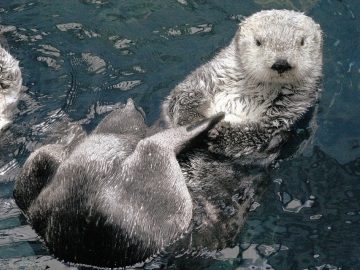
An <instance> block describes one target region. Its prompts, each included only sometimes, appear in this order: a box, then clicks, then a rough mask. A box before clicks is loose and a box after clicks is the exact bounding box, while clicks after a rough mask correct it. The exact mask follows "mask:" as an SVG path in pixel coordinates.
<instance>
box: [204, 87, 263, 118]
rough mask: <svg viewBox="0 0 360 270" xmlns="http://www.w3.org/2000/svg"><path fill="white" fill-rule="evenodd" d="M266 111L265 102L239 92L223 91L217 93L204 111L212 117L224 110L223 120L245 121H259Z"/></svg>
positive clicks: (205, 114)
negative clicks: (228, 92)
mask: <svg viewBox="0 0 360 270" xmlns="http://www.w3.org/2000/svg"><path fill="white" fill-rule="evenodd" d="M265 111H266V105H265V104H264V102H260V101H258V100H257V99H256V98H252V99H249V98H246V97H244V96H242V95H239V94H226V93H224V92H221V93H217V94H215V96H214V98H213V100H212V102H211V105H210V106H209V107H208V108H206V110H204V111H203V112H202V113H203V114H204V116H206V117H210V116H213V115H215V114H217V113H219V112H224V113H225V118H224V120H223V121H225V122H229V123H244V122H256V121H259V120H260V118H261V117H262V115H263V113H264V112H265Z"/></svg>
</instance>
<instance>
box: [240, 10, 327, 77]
mask: <svg viewBox="0 0 360 270" xmlns="http://www.w3.org/2000/svg"><path fill="white" fill-rule="evenodd" d="M236 42H237V43H236V44H237V49H238V54H239V55H238V56H239V60H240V62H241V67H242V69H243V71H244V73H245V74H246V75H247V76H249V77H250V78H251V79H253V80H255V81H257V82H261V83H291V84H293V83H294V82H300V81H302V80H303V79H304V78H306V77H318V76H321V72H322V32H321V29H320V26H319V25H318V24H316V23H315V22H314V21H313V20H312V19H311V18H309V17H308V16H305V15H303V14H302V13H299V12H295V11H287V10H267V11H261V12H258V13H255V14H254V15H252V16H250V17H249V18H247V19H246V20H245V21H244V22H242V23H241V24H240V29H239V31H238V33H237V36H236Z"/></svg>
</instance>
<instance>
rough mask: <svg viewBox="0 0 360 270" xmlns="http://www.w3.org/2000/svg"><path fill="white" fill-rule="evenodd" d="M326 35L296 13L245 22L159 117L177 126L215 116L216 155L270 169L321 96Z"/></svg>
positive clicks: (266, 14) (272, 13)
mask: <svg viewBox="0 0 360 270" xmlns="http://www.w3.org/2000/svg"><path fill="white" fill-rule="evenodd" d="M321 78H322V32H321V29H320V26H319V25H318V24H316V23H315V22H314V21H313V20H312V19H311V18H309V17H307V16H305V15H303V14H302V13H298V12H295V11H287V10H267V11H261V12H258V13H255V14H254V15H252V16H250V17H248V18H247V19H245V20H244V21H243V22H242V23H240V26H239V29H238V31H237V32H236V35H235V37H234V38H233V40H232V41H231V43H230V45H228V46H227V47H225V48H224V49H223V50H222V51H221V52H220V53H219V54H218V55H216V56H215V57H214V59H213V60H211V61H209V62H208V63H206V64H204V65H203V66H201V67H199V68H198V69H197V70H195V71H194V72H193V73H191V74H190V75H189V76H188V77H187V78H185V80H184V81H183V82H181V83H180V84H179V85H177V86H176V87H175V89H174V90H173V91H172V92H171V93H170V95H169V96H168V97H167V98H166V100H165V101H164V102H163V105H162V119H163V121H164V122H165V123H166V126H168V127H176V126H181V125H186V124H189V123H192V122H193V121H198V120H199V119H203V118H207V117H209V116H211V115H214V114H216V113H218V112H224V113H225V119H224V120H223V121H222V122H221V123H219V124H218V125H217V126H216V127H215V128H214V129H213V130H211V131H210V132H209V141H208V148H209V150H210V151H212V152H213V153H217V154H221V155H225V156H227V157H230V158H236V159H241V158H243V159H244V160H245V159H247V158H248V159H250V162H254V161H256V160H259V161H260V163H261V162H263V163H268V162H269V161H272V160H274V159H275V158H276V157H277V156H278V155H279V151H278V150H279V148H280V146H281V145H282V144H283V143H284V142H286V141H287V139H288V136H289V135H288V133H289V132H290V131H291V129H292V127H293V126H294V124H295V123H296V122H297V121H298V120H299V119H301V117H302V116H303V115H304V114H305V113H306V112H307V111H308V110H309V108H311V107H313V106H315V104H316V103H317V100H318V99H319V96H320V92H321Z"/></svg>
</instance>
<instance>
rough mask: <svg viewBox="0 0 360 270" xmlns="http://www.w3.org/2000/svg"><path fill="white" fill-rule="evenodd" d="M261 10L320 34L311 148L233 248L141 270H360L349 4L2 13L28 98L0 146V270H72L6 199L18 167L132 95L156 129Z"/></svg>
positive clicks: (171, 3)
mask: <svg viewBox="0 0 360 270" xmlns="http://www.w3.org/2000/svg"><path fill="white" fill-rule="evenodd" d="M300 3H303V5H301V4H300ZM292 4H293V5H292ZM291 5H292V6H291ZM264 8H299V9H300V10H303V11H306V14H308V15H309V16H311V17H313V18H314V19H315V21H317V22H318V23H320V25H321V27H322V29H323V30H324V43H325V44H324V93H323V96H322V99H321V103H320V110H319V113H318V125H319V127H318V131H317V133H316V136H315V138H314V141H313V143H312V145H310V146H309V147H308V148H307V151H306V152H305V153H304V154H303V155H302V156H300V157H297V158H295V159H293V160H289V161H284V162H282V163H280V164H279V165H278V166H277V167H276V168H275V169H273V171H272V172H271V177H272V180H273V181H272V184H271V185H270V187H269V188H268V189H267V190H266V192H265V193H264V195H263V196H262V198H261V199H260V200H259V201H258V204H259V206H258V207H257V208H256V210H255V211H253V212H251V214H250V215H249V218H248V220H247V222H246V224H245V227H244V228H243V229H242V231H241V233H240V235H239V237H238V240H237V242H238V245H236V246H235V247H229V248H227V249H225V250H222V251H219V252H217V253H215V252H213V253H211V252H209V254H208V256H207V257H206V256H203V257H195V258H192V257H191V256H188V257H184V256H183V257H180V258H175V259H173V260H172V261H171V262H169V261H167V260H166V257H165V258H157V259H156V260H154V261H153V262H151V263H148V264H147V265H146V267H147V268H148V269H158V268H161V267H163V268H164V267H165V268H170V269H184V268H185V269H360V121H359V119H360V108H359V102H360V38H359V37H360V22H359V16H360V2H359V1H350V0H342V1H338V0H321V1H314V0H313V1H310V0H309V1H295V0H292V1H290V0H288V1H280V0H278V1H276V0H273V1H271V0H268V1H265V0H257V1H250V0H249V1H240V0H239V1H235V0H232V1H230V0H222V1H215V0H213V1H210V0H177V1H176V0H159V1H148V0H132V1H124V0H117V1H114V0H77V1H75V0H72V1H69V0H62V1H59V0H46V1H45V0H42V1H31V0H12V1H2V2H1V4H0V18H1V19H2V25H3V26H4V27H5V28H3V30H4V31H6V33H5V35H6V38H7V39H8V42H9V45H10V48H11V52H12V54H13V55H14V56H15V57H16V58H17V59H18V60H19V61H20V65H21V68H22V72H23V80H24V86H25V90H24V93H23V96H22V97H21V101H20V103H19V105H18V113H17V115H16V117H15V119H14V123H13V125H12V127H11V128H10V129H9V130H7V131H6V132H4V133H3V134H2V135H1V141H0V146H1V148H0V149H1V150H0V269H49V267H50V269H66V268H67V267H70V266H65V265H64V264H62V263H61V262H58V261H56V260H55V259H53V258H52V257H51V255H50V254H48V252H47V251H46V249H45V247H44V246H43V244H42V242H41V240H40V239H39V238H38V237H37V235H36V234H35V233H34V231H32V230H31V228H30V227H29V226H28V225H27V223H26V220H25V218H24V217H23V216H22V215H21V213H20V211H19V210H18V208H17V207H16V205H15V203H14V201H13V200H12V189H13V186H14V181H15V178H16V174H17V173H18V172H19V168H20V166H21V165H22V164H23V162H24V160H25V159H26V158H27V157H28V155H29V154H30V153H31V152H32V151H33V150H34V149H36V148H38V147H39V146H41V144H42V143H44V142H45V141H46V139H47V138H48V137H49V136H52V135H54V134H53V133H54V132H53V131H54V130H55V129H56V124H57V123H59V122H60V121H62V120H71V121H75V122H78V123H81V124H83V125H84V127H85V128H86V129H88V130H91V129H92V128H93V127H94V126H95V125H96V124H97V123H98V122H99V121H100V120H101V119H102V117H103V116H104V115H105V113H106V112H108V111H111V110H112V109H114V108H116V107H117V106H119V104H121V103H124V102H125V101H126V100H127V98H128V97H132V98H134V100H135V102H136V104H137V105H139V106H141V107H142V108H143V109H144V111H145V112H146V115H147V121H148V123H149V124H150V123H152V122H153V121H154V120H155V119H156V118H157V117H158V114H159V106H160V103H161V101H162V100H163V99H164V97H165V96H166V95H167V94H168V93H169V92H170V91H171V89H172V88H173V87H174V86H175V85H176V84H177V83H179V82H180V81H181V80H182V79H184V77H185V76H186V75H187V74H189V73H190V72H191V71H192V70H193V69H195V68H196V67H198V66H199V65H201V64H202V63H204V62H205V61H207V60H209V59H211V58H212V56H213V55H214V54H215V53H216V52H217V51H219V50H220V49H221V48H222V47H224V46H226V44H227V43H228V42H229V41H230V39H231V38H232V37H233V35H234V33H235V31H236V28H237V24H238V23H239V22H240V20H241V19H242V18H243V17H244V16H248V15H250V14H252V13H254V12H256V11H259V10H261V9H264ZM166 264H167V265H168V266H164V265H166ZM71 267H73V268H75V269H76V268H78V269H81V267H80V266H71Z"/></svg>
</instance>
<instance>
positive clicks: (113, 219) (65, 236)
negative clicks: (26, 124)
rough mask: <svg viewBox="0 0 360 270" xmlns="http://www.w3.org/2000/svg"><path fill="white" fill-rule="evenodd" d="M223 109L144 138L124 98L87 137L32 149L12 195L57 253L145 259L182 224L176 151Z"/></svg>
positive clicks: (186, 220)
mask: <svg viewBox="0 0 360 270" xmlns="http://www.w3.org/2000/svg"><path fill="white" fill-rule="evenodd" d="M223 116H224V115H223V114H219V115H217V116H214V117H211V118H210V119H207V120H204V121H202V122H200V123H197V124H193V125H190V126H189V125H188V126H186V127H178V128H174V129H167V130H164V131H161V132H159V133H156V134H154V135H152V136H150V137H146V138H144V137H145V134H146V129H147V127H146V125H145V122H144V117H143V115H142V114H141V113H140V112H139V111H138V110H136V108H135V106H134V103H133V102H132V100H129V101H128V103H127V105H126V106H125V108H122V109H119V110H117V111H114V112H112V113H110V114H109V115H108V116H107V117H105V118H104V119H103V120H102V121H101V122H100V124H99V125H98V127H97V128H96V129H95V130H94V132H93V133H92V134H90V135H89V136H83V135H81V136H80V138H82V139H80V140H78V139H77V138H75V141H72V140H70V141H68V140H66V139H65V140H63V141H64V142H66V143H64V144H50V145H45V146H43V147H41V148H40V149H38V150H36V151H35V152H34V153H33V154H31V155H30V157H29V158H28V160H27V161H26V163H25V165H24V167H23V170H22V173H21V175H20V177H19V179H18V180H17V181H16V184H15V189H14V197H15V200H16V202H17V204H18V205H19V207H20V208H21V209H22V210H23V211H24V212H25V214H26V215H27V216H28V218H29V222H30V223H31V224H32V226H33V227H34V228H35V230H36V231H37V232H38V233H39V234H40V235H41V236H42V237H43V238H44V240H45V242H46V244H47V246H48V248H49V249H50V251H51V252H52V253H54V254H55V256H56V257H58V258H60V259H64V260H66V261H70V262H77V263H83V264H91V265H96V266H106V267H119V266H127V265H132V264H135V263H137V262H141V261H144V260H145V259H147V258H149V257H150V256H151V255H153V254H155V253H156V252H158V251H159V250H161V249H162V248H164V247H166V246H168V245H170V244H171V243H172V242H174V241H175V240H177V239H178V238H179V237H180V236H181V235H182V234H184V233H185V232H186V231H187V229H188V227H189V224H190V220H191V218H192V199H191V197H190V194H189V191H188V189H187V187H186V184H185V180H184V177H183V175H182V171H181V168H180V165H179V163H178V161H177V160H176V154H177V153H179V151H180V150H181V149H183V148H184V147H185V146H186V145H188V144H189V143H190V142H191V141H192V140H193V139H194V138H196V137H198V136H199V135H200V134H202V133H203V132H206V131H208V130H209V129H211V128H213V127H214V125H215V124H216V123H218V122H219V121H220V120H222V118H223ZM79 134H81V131H80V132H79Z"/></svg>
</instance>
